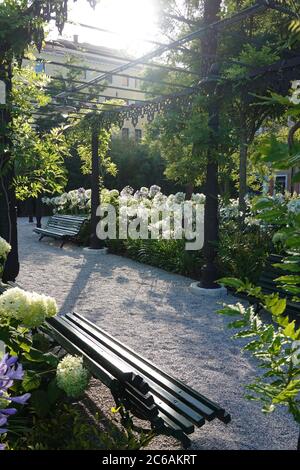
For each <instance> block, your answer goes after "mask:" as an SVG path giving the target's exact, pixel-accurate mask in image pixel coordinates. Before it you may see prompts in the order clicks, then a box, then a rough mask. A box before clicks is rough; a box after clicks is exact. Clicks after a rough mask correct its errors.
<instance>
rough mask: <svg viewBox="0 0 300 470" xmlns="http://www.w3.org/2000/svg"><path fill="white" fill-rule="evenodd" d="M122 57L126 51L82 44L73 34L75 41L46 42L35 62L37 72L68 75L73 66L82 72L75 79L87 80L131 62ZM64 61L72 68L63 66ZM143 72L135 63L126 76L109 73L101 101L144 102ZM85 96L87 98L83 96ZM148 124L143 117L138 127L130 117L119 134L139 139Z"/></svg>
mask: <svg viewBox="0 0 300 470" xmlns="http://www.w3.org/2000/svg"><path fill="white" fill-rule="evenodd" d="M123 57H124V54H122V53H121V52H120V51H118V50H115V49H108V48H105V47H99V46H93V45H91V44H87V43H79V42H78V39H77V37H74V41H67V40H57V41H53V42H48V43H46V46H45V47H44V49H43V50H42V52H41V53H40V54H39V55H38V56H37V58H38V59H40V61H38V62H36V63H35V64H34V65H35V69H36V71H37V72H41V73H42V72H44V73H46V75H48V76H50V77H53V78H55V77H59V78H66V77H67V74H68V72H69V71H70V70H72V66H74V67H73V70H78V71H79V72H80V76H79V77H78V78H75V80H78V81H83V82H88V81H89V80H92V79H93V78H95V77H96V76H98V75H101V74H102V73H107V72H110V71H111V70H113V69H115V68H117V67H119V66H120V65H123V64H125V63H128V58H123ZM65 63H68V64H69V65H71V67H63V66H61V65H60V64H62V65H63V64H65ZM81 67H82V69H81ZM142 73H143V67H142V66H135V67H132V68H130V69H128V70H126V72H124V74H123V75H121V74H120V75H115V74H110V75H109V76H108V77H107V78H106V80H105V81H103V82H99V83H103V84H104V86H105V87H104V89H103V90H102V91H101V92H100V93H99V97H98V101H99V102H103V103H104V102H105V101H108V100H110V99H117V100H122V104H123V105H126V106H130V105H135V104H138V103H140V102H142V101H144V100H145V99H146V98H145V94H144V93H143V91H142V90H141V84H142V81H141V80H140V79H139V78H138V77H139V76H141V75H142ZM73 86H74V87H75V86H78V84H76V83H74V85H73ZM81 91H82V92H87V91H88V90H87V88H85V89H83V90H81ZM102 95H105V96H102ZM82 98H83V100H84V99H85V97H84V96H83V97H82ZM70 104H71V101H70ZM87 106H88V105H87ZM112 109H113V108H112ZM145 124H146V119H144V118H140V119H139V122H138V124H137V126H136V127H134V126H133V124H132V122H131V121H130V120H127V121H125V122H124V125H123V127H122V129H121V130H120V132H117V135H118V136H119V137H122V138H124V139H129V138H130V139H134V140H136V141H140V140H142V138H143V136H144V128H145Z"/></svg>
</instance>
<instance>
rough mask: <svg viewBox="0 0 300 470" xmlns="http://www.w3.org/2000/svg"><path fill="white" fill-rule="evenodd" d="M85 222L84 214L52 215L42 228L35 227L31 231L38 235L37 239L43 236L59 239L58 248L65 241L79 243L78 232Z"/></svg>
mask: <svg viewBox="0 0 300 470" xmlns="http://www.w3.org/2000/svg"><path fill="white" fill-rule="evenodd" d="M86 222H87V217H85V216H73V215H60V214H59V215H53V216H51V217H49V220H48V222H47V224H46V226H45V227H44V228H39V227H37V228H34V229H33V231H34V232H35V233H37V234H38V235H40V238H39V241H41V240H42V239H43V238H44V237H51V238H55V239H57V240H61V244H60V248H62V247H63V246H64V244H65V243H66V241H73V242H77V243H80V240H79V234H80V231H81V229H82V227H83V225H84V224H85V223H86Z"/></svg>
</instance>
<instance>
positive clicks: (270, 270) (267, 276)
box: [232, 254, 300, 319]
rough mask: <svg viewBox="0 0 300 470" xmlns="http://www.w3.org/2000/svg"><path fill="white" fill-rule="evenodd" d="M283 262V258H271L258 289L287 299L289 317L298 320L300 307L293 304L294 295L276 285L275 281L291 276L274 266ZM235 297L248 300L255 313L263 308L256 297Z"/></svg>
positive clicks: (273, 256)
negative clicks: (281, 277)
mask: <svg viewBox="0 0 300 470" xmlns="http://www.w3.org/2000/svg"><path fill="white" fill-rule="evenodd" d="M281 261H282V257H281V256H279V255H274V254H273V255H270V258H269V260H268V263H267V264H266V266H265V268H264V269H263V271H262V273H261V275H260V278H259V280H258V282H257V285H258V287H261V289H262V292H263V294H266V295H268V294H274V293H278V294H279V296H280V297H282V298H286V313H287V314H289V315H292V316H293V317H295V318H296V319H297V317H298V318H299V314H300V305H299V303H297V302H293V300H292V299H293V297H294V295H293V294H291V293H289V292H286V291H285V290H284V289H282V288H281V287H280V286H278V285H277V284H276V283H275V281H274V280H275V279H276V278H278V277H280V276H284V275H286V274H291V273H288V272H287V271H284V270H282V269H280V268H276V267H275V266H273V264H274V263H280V262H281ZM232 293H233V294H234V295H236V296H237V297H240V298H243V299H246V300H248V301H249V302H250V304H252V305H253V306H254V310H255V313H259V312H260V311H261V310H262V309H263V307H262V305H261V304H260V301H259V299H257V298H255V297H250V296H248V295H247V294H243V293H240V292H237V293H235V292H232Z"/></svg>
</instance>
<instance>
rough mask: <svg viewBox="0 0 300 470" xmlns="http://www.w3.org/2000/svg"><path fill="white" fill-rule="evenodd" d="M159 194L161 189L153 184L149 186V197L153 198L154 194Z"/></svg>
mask: <svg viewBox="0 0 300 470" xmlns="http://www.w3.org/2000/svg"><path fill="white" fill-rule="evenodd" d="M160 192H161V187H160V186H157V185H156V184H153V185H152V186H150V189H149V197H150V198H153V197H154V196H155V195H156V194H158V193H160Z"/></svg>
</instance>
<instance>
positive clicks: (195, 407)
mask: <svg viewBox="0 0 300 470" xmlns="http://www.w3.org/2000/svg"><path fill="white" fill-rule="evenodd" d="M47 324H48V326H49V327H50V330H49V331H48V334H50V335H51V336H52V337H53V338H54V339H55V340H56V341H57V343H59V344H60V345H61V346H62V347H63V349H64V350H66V351H68V352H70V353H72V354H76V355H80V356H83V358H84V362H85V365H86V366H87V367H88V368H89V369H90V371H91V372H92V373H93V375H94V376H95V377H96V378H98V379H100V380H101V381H102V382H103V383H104V384H106V385H107V386H108V387H109V388H110V390H111V392H112V395H113V397H114V399H115V402H116V405H117V407H119V406H120V405H123V407H124V408H125V410H130V411H131V412H132V413H133V414H134V415H136V416H137V417H139V418H141V419H144V420H148V421H150V423H151V427H152V429H153V430H154V431H155V432H157V433H158V434H167V435H173V436H175V437H176V438H178V439H180V441H181V442H182V443H183V445H184V447H188V446H189V445H190V440H189V438H188V437H187V434H191V433H192V432H193V431H194V427H195V426H197V427H201V426H203V425H204V424H205V423H206V422H207V421H208V422H209V421H212V420H214V419H215V418H217V419H219V420H220V421H222V422H223V423H226V424H227V423H229V422H230V415H229V414H228V413H227V412H226V411H225V409H224V408H222V407H221V406H219V405H218V404H217V403H214V402H213V401H211V400H210V399H209V398H206V397H205V396H204V395H202V394H201V393H199V392H197V391H196V390H194V389H192V388H191V387H189V386H188V385H186V384H184V383H183V382H182V381H180V380H178V379H176V378H174V377H172V376H171V375H170V374H167V373H166V372H164V371H163V370H162V369H161V368H160V367H157V366H156V365H154V364H153V363H152V362H150V361H148V360H147V359H145V358H144V357H142V356H141V355H140V354H138V353H136V352H135V351H133V350H132V349H130V348H129V347H128V346H126V345H125V344H123V343H121V342H120V341H118V340H116V339H115V338H114V337H113V336H111V335H109V334H108V333H106V332H105V331H104V330H103V329H101V328H99V327H98V326H96V325H94V324H93V323H91V322H90V321H89V320H87V319H86V318H84V317H83V316H81V315H79V314H77V313H71V314H67V315H65V316H62V317H55V318H51V319H48V320H47ZM121 411H122V407H121ZM123 416H124V415H123Z"/></svg>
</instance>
